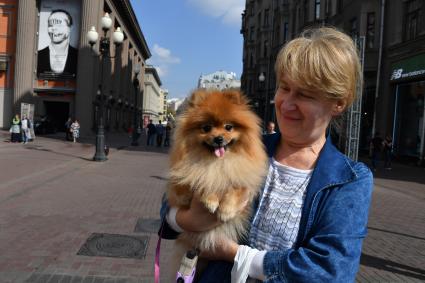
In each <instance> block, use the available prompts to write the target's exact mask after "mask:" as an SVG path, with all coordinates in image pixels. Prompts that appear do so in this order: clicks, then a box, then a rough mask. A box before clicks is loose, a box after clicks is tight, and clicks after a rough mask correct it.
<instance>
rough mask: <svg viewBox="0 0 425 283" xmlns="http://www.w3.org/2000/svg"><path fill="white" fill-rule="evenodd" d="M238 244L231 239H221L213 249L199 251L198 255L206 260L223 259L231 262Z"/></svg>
mask: <svg viewBox="0 0 425 283" xmlns="http://www.w3.org/2000/svg"><path fill="white" fill-rule="evenodd" d="M238 248H239V245H238V244H237V243H236V242H234V241H233V240H229V239H221V240H220V241H219V242H218V243H216V246H215V249H214V250H207V251H201V254H200V257H202V258H206V259H208V260H225V261H229V262H233V260H234V259H235V256H236V253H237V252H238Z"/></svg>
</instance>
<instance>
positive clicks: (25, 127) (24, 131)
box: [21, 115, 30, 144]
mask: <svg viewBox="0 0 425 283" xmlns="http://www.w3.org/2000/svg"><path fill="white" fill-rule="evenodd" d="M21 135H22V143H23V144H27V143H28V138H29V137H30V133H29V120H28V118H27V116H25V115H24V116H23V118H22V120H21Z"/></svg>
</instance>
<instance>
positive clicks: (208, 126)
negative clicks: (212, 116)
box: [202, 125, 212, 133]
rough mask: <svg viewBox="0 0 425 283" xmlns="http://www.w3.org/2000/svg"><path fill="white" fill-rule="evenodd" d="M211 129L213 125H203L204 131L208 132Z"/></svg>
mask: <svg viewBox="0 0 425 283" xmlns="http://www.w3.org/2000/svg"><path fill="white" fill-rule="evenodd" d="M211 129H212V127H211V125H204V126H202V131H204V132H205V133H208V132H209V131H211Z"/></svg>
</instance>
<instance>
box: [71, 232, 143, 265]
mask: <svg viewBox="0 0 425 283" xmlns="http://www.w3.org/2000/svg"><path fill="white" fill-rule="evenodd" d="M148 241H149V237H147V236H128V235H117V234H99V233H94V234H92V235H91V236H90V237H89V238H88V239H87V241H86V243H85V244H84V245H83V246H82V247H81V248H80V250H79V251H78V253H77V254H78V255H87V256H106V257H122V258H138V259H142V258H144V257H145V255H146V250H147V244H148Z"/></svg>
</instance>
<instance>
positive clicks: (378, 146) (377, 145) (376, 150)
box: [370, 132, 383, 171]
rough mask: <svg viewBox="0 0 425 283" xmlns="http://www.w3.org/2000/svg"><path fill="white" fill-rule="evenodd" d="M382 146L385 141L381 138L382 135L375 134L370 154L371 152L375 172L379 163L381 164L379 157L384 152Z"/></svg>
mask: <svg viewBox="0 0 425 283" xmlns="http://www.w3.org/2000/svg"><path fill="white" fill-rule="evenodd" d="M382 145H383V140H382V138H381V135H380V133H379V132H376V133H375V136H374V137H373V139H372V140H371V142H370V152H371V158H372V169H373V171H376V169H377V166H378V163H379V159H380V158H379V156H380V154H381V152H382Z"/></svg>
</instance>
